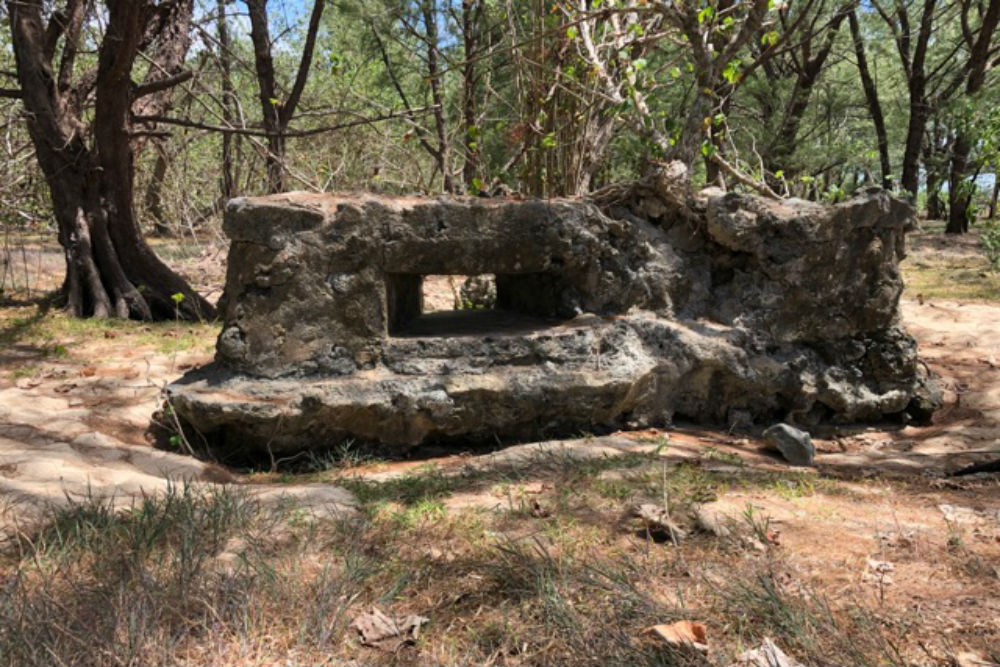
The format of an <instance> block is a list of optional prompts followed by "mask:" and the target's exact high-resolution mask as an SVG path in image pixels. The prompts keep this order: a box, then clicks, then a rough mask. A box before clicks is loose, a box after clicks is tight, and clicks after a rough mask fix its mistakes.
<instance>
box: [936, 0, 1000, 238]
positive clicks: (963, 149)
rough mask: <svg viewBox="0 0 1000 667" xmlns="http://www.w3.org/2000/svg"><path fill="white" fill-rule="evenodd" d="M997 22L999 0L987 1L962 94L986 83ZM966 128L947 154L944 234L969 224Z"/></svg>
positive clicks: (969, 149)
mask: <svg viewBox="0 0 1000 667" xmlns="http://www.w3.org/2000/svg"><path fill="white" fill-rule="evenodd" d="M998 23H1000V0H990V4H989V6H988V7H987V9H986V12H985V13H984V14H983V18H982V22H981V24H980V26H979V31H978V33H977V34H976V37H975V41H974V42H973V44H972V45H971V49H972V51H971V53H970V55H969V62H968V65H967V67H966V71H967V78H966V83H965V95H966V96H967V97H972V96H974V95H976V94H977V93H979V91H980V90H982V88H983V85H984V84H985V83H986V72H987V70H988V69H990V68H991V67H992V66H993V63H994V62H995V61H993V57H994V55H995V54H994V51H993V35H994V34H995V33H996V30H997V25H998ZM970 134H971V130H970V128H967V127H960V128H959V129H958V136H957V137H956V138H955V145H954V147H953V149H952V154H951V165H950V166H951V170H950V172H949V174H948V226H947V227H945V232H947V233H949V234H964V233H966V232H968V231H969V225H970V224H971V222H972V217H973V215H974V214H973V211H972V197H973V195H974V194H975V191H976V185H975V183H970V182H969V170H970V169H969V168H970V157H971V155H972V146H973V138H972V137H971V136H970Z"/></svg>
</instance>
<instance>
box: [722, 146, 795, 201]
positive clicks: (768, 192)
mask: <svg viewBox="0 0 1000 667" xmlns="http://www.w3.org/2000/svg"><path fill="white" fill-rule="evenodd" d="M709 159H710V160H711V161H712V162H714V163H715V164H717V165H719V167H721V168H722V170H723V171H724V172H726V173H727V174H729V175H730V176H732V177H733V178H735V179H736V180H737V181H738V182H739V183H741V184H743V185H745V186H747V187H748V188H753V189H754V190H756V191H757V192H759V193H760V194H762V195H764V196H765V197H767V198H768V199H778V200H780V199H781V195H779V194H778V193H777V192H775V191H774V190H772V189H771V188H770V187H768V185H767V183H761V182H760V181H755V180H754V179H752V178H750V177H749V176H747V175H746V174H744V173H743V172H742V171H740V170H739V169H737V168H736V167H734V166H733V165H731V164H729V163H728V162H726V161H725V160H724V159H723V158H722V156H721V155H719V154H718V153H712V154H711V156H710V157H709Z"/></svg>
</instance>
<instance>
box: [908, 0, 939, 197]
mask: <svg viewBox="0 0 1000 667" xmlns="http://www.w3.org/2000/svg"><path fill="white" fill-rule="evenodd" d="M936 5H937V0H924V6H923V13H922V14H921V18H920V30H919V32H918V33H917V43H916V46H915V47H914V50H913V59H912V61H911V63H910V67H909V72H908V77H907V78H908V81H907V83H908V84H909V93H910V121H909V123H908V125H907V128H906V144H905V147H904V149H903V174H902V178H901V179H900V183H901V185H902V187H903V190H905V191H906V192H907V193H908V194H909V195H910V197H912V198H913V199H914V200H916V197H917V190H918V189H919V188H920V149H921V148H922V146H923V142H924V134H925V130H926V126H927V119H928V118H929V117H930V111H931V110H930V105H929V103H928V101H927V73H926V71H925V65H926V62H927V48H928V45H929V43H930V39H931V33H932V28H933V23H934V11H935V9H936ZM900 7H901V10H900V11H902V12H904V13H905V11H906V9H905V7H903V6H902V5H900Z"/></svg>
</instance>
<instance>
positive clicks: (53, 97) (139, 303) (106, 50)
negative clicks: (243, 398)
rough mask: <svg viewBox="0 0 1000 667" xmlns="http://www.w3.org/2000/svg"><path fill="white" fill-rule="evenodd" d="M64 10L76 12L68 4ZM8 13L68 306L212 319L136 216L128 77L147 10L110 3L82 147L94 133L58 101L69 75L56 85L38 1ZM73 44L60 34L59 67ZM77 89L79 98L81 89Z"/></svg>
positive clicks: (71, 37)
mask: <svg viewBox="0 0 1000 667" xmlns="http://www.w3.org/2000/svg"><path fill="white" fill-rule="evenodd" d="M190 6H191V3H187V7H188V8H190ZM67 9H68V10H72V9H73V3H72V2H71V3H70V5H69V7H68V8H67ZM8 10H9V15H10V24H11V32H12V37H13V40H12V42H13V49H14V54H15V59H16V62H17V74H18V79H19V81H20V83H21V89H22V91H23V102H24V106H25V109H26V110H27V112H28V113H27V114H26V119H27V127H28V132H29V134H30V136H31V139H32V142H33V144H34V146H35V152H36V155H37V158H38V163H39V166H40V167H41V170H42V172H43V173H44V174H45V178H46V181H47V183H48V185H49V191H50V194H51V196H52V203H53V209H54V213H55V218H56V222H57V225H58V228H59V242H60V244H61V245H62V247H63V249H64V252H65V258H66V280H65V282H64V291H65V296H66V305H67V309H68V310H69V311H70V312H71V313H73V314H74V315H77V316H90V315H93V316H97V317H108V316H118V317H129V316H131V317H136V318H142V319H152V318H162V319H172V318H174V317H175V316H179V317H183V318H185V319H199V318H209V317H212V316H214V313H215V309H214V308H213V307H212V306H211V304H209V303H208V302H207V301H205V300H204V299H203V298H202V297H200V296H199V295H198V294H196V293H195V292H194V291H193V290H192V289H191V288H190V287H189V286H188V285H187V283H186V282H185V281H184V280H183V279H182V278H181V277H180V276H178V275H177V274H176V273H174V272H173V271H171V270H170V269H169V268H167V266H166V265H164V264H163V263H162V262H161V261H160V260H159V259H158V258H157V257H156V255H155V254H154V253H153V252H152V250H151V249H150V248H149V246H148V245H147V244H146V242H145V240H144V239H143V237H142V234H141V232H140V229H139V226H138V224H137V223H136V220H135V214H134V210H133V195H134V193H133V187H134V185H133V183H134V179H133V176H134V173H133V157H134V156H133V147H132V144H131V141H130V139H131V137H130V132H129V128H130V123H129V116H130V113H131V110H132V103H133V100H134V97H133V96H134V94H135V90H136V87H135V86H134V85H133V83H132V80H131V71H132V65H133V63H134V61H135V58H136V56H137V54H138V50H139V44H140V41H141V39H142V38H143V36H144V33H145V30H146V27H147V25H146V22H147V21H148V20H149V17H150V14H151V7H150V5H149V4H148V3H146V2H138V1H136V2H115V3H109V6H108V10H107V16H106V34H105V36H104V39H103V40H102V42H101V45H100V48H99V50H98V58H97V61H98V62H97V70H96V74H95V81H96V84H95V88H96V98H95V108H94V120H93V126H92V130H93V132H92V134H93V141H94V144H93V146H92V147H88V146H87V144H86V141H85V138H86V137H88V136H89V135H90V134H91V132H89V130H88V128H87V127H86V126H84V125H83V123H82V122H81V120H80V117H79V116H77V115H76V114H78V113H79V112H80V109H79V108H74V107H73V105H72V104H69V103H67V100H66V99H65V98H63V97H62V95H63V94H65V92H66V86H68V80H69V77H70V75H71V72H67V71H66V70H65V69H64V68H63V67H62V66H61V67H60V72H59V76H58V79H60V80H63V79H64V77H65V81H66V82H67V84H66V86H63V87H62V88H60V86H58V85H57V80H56V79H57V77H56V75H55V73H54V72H53V69H52V65H51V58H52V54H51V50H50V49H49V48H48V47H47V31H46V29H45V26H44V25H43V21H42V2H41V0H36V1H34V2H29V1H27V0H9V2H8ZM188 11H189V9H188ZM70 13H71V12H70V11H67V14H70ZM81 24H82V20H81ZM50 28H51V26H50ZM78 29H79V25H77V30H78ZM49 32H51V31H49ZM78 38H79V32H77V31H69V32H67V33H66V35H65V36H64V46H63V49H64V51H63V59H62V60H63V62H66V61H67V60H69V61H72V60H73V56H74V55H75V49H76V43H77V40H78ZM74 92H75V93H77V94H76V95H74V96H73V97H75V98H77V99H80V98H81V96H80V95H79V90H77V91H74ZM177 295H179V296H177Z"/></svg>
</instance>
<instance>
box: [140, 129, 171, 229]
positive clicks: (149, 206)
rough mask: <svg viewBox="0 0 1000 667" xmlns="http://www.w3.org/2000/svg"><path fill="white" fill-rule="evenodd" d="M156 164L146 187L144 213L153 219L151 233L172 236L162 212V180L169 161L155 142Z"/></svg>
mask: <svg viewBox="0 0 1000 667" xmlns="http://www.w3.org/2000/svg"><path fill="white" fill-rule="evenodd" d="M155 146H156V162H155V163H154V164H153V176H152V178H150V179H149V183H148V184H147V185H146V194H145V205H146V211H148V212H149V215H150V217H152V218H153V233H154V234H156V235H157V236H173V235H174V230H173V228H172V227H171V226H170V224H169V223H168V222H167V216H166V213H165V212H164V211H163V179H164V178H166V177H167V169H168V168H169V167H170V160H168V159H167V149H166V147H165V146H163V144H162V143H160V142H156V144H155Z"/></svg>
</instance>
